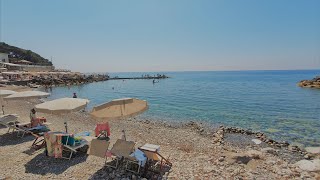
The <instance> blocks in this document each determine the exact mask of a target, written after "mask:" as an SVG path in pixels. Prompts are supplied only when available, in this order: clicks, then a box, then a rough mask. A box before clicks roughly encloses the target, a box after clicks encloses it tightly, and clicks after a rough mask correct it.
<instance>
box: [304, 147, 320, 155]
mask: <svg viewBox="0 0 320 180" xmlns="http://www.w3.org/2000/svg"><path fill="white" fill-rule="evenodd" d="M305 150H306V151H307V152H308V153H310V154H320V147H306V148H305Z"/></svg>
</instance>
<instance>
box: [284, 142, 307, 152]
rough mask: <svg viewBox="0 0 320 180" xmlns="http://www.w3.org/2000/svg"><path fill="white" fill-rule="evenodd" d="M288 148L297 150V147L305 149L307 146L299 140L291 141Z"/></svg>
mask: <svg viewBox="0 0 320 180" xmlns="http://www.w3.org/2000/svg"><path fill="white" fill-rule="evenodd" d="M288 148H289V150H297V148H298V149H300V150H305V146H304V145H303V144H301V143H298V142H294V143H291V144H290V145H289V147H288Z"/></svg>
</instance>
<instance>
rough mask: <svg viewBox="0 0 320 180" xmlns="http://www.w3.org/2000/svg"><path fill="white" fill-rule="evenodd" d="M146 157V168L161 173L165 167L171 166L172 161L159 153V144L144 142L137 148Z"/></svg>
mask: <svg viewBox="0 0 320 180" xmlns="http://www.w3.org/2000/svg"><path fill="white" fill-rule="evenodd" d="M138 149H139V150H141V151H142V152H144V154H145V155H146V156H147V158H148V162H147V163H148V166H147V167H148V170H149V171H152V172H155V173H159V174H162V173H163V172H164V171H165V169H164V168H165V167H167V168H171V167H172V163H171V162H170V161H169V160H168V158H164V157H163V156H162V155H161V154H160V146H159V145H154V144H145V145H143V146H141V147H139V148H138Z"/></svg>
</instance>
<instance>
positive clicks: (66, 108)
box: [35, 98, 89, 114]
mask: <svg viewBox="0 0 320 180" xmlns="http://www.w3.org/2000/svg"><path fill="white" fill-rule="evenodd" d="M88 103H89V100H88V99H80V98H61V99H55V100H52V101H47V102H44V103H41V104H38V105H36V106H35V110H36V111H37V112H42V113H50V114H64V113H71V112H76V111H80V110H82V109H84V108H85V107H86V106H87V104H88Z"/></svg>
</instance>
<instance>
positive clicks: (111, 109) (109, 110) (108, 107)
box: [91, 98, 148, 120]
mask: <svg viewBox="0 0 320 180" xmlns="http://www.w3.org/2000/svg"><path fill="white" fill-rule="evenodd" d="M147 109H148V103H147V101H145V100H140V99H135V98H123V99H115V100H112V101H110V102H108V103H105V104H102V105H99V106H96V107H94V108H93V110H92V112H91V115H92V116H93V117H95V118H98V119H104V120H109V119H121V118H126V117H130V116H135V115H138V114H140V113H143V112H144V111H146V110H147Z"/></svg>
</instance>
